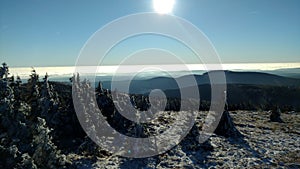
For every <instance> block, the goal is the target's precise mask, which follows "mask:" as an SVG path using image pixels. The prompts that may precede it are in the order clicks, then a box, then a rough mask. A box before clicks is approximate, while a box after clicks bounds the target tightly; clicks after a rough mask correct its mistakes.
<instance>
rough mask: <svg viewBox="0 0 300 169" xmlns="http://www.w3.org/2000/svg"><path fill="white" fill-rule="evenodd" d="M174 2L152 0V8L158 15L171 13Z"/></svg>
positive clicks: (170, 0)
mask: <svg viewBox="0 0 300 169" xmlns="http://www.w3.org/2000/svg"><path fill="white" fill-rule="evenodd" d="M174 4H175V0H153V8H154V10H155V12H157V13H159V14H168V13H172V11H173V7H174Z"/></svg>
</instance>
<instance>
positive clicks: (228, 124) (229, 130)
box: [215, 111, 243, 138]
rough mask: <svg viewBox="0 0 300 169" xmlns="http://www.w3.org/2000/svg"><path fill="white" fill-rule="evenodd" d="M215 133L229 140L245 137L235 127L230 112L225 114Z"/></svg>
mask: <svg viewBox="0 0 300 169" xmlns="http://www.w3.org/2000/svg"><path fill="white" fill-rule="evenodd" d="M215 133H216V134H217V135H220V136H224V137H227V138H228V137H231V138H237V137H242V136H243V135H242V134H241V133H240V132H239V131H238V129H237V128H236V127H235V125H234V123H233V121H232V118H231V117H230V114H229V112H228V111H224V112H223V114H222V117H221V119H220V122H219V124H218V126H217V128H216V130H215Z"/></svg>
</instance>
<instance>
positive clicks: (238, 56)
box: [0, 0, 300, 67]
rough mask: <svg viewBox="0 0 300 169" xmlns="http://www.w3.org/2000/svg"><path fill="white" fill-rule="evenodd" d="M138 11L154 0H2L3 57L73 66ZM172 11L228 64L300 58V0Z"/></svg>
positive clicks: (181, 4) (181, 6)
mask: <svg viewBox="0 0 300 169" xmlns="http://www.w3.org/2000/svg"><path fill="white" fill-rule="evenodd" d="M139 12H153V8H152V1H151V0H91V1H83V0H81V1H79V0H63V1H62V0H26V1H23V0H1V1H0V61H1V62H2V61H5V62H7V63H8V64H9V65H10V66H11V67H15V66H73V65H74V64H75V62H76V58H77V56H78V53H79V51H80V49H81V48H82V47H83V45H84V44H85V42H86V41H87V40H88V38H89V37H90V36H91V35H92V34H93V33H94V32H95V31H97V30H98V29H99V28H101V27H102V26H104V25H105V24H107V23H109V22H111V21H113V20H115V19H117V18H119V17H122V16H125V15H129V14H134V13H139ZM173 14H174V15H176V16H179V17H182V18H184V19H186V20H188V21H190V22H191V23H193V24H194V25H196V26H197V27H198V28H199V29H200V30H202V31H203V32H204V33H205V34H206V35H207V37H208V38H209V39H210V40H211V42H212V43H213V45H214V46H215V48H216V50H217V52H218V53H219V56H220V58H221V60H222V62H224V63H249V62H251V63H260V62H261V63H265V62H269V63H274V62H300V1H299V0H286V1H284V0H264V1H262V0H222V1H220V0H176V4H175V7H174V10H173ZM147 38H148V39H149V37H146V39H147ZM154 38H155V37H154ZM150 39H151V38H150ZM138 40H139V39H138V38H136V39H135V40H133V41H128V44H135V43H136V44H137V43H140V42H139V41H138ZM140 40H141V39H140ZM150 41H151V40H150ZM163 41H164V40H163V39H161V42H163ZM170 43H172V42H170ZM161 44H165V43H161ZM156 45H157V43H156ZM121 47H122V46H121ZM162 47H163V46H162ZM112 53H113V52H112ZM115 53H118V51H115ZM119 53H120V51H119ZM183 53H184V52H183ZM183 57H187V58H188V57H190V56H189V55H188V54H186V56H183ZM191 60H192V59H191ZM108 63H109V61H108ZM112 64H114V63H112Z"/></svg>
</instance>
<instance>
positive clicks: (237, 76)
mask: <svg viewBox="0 0 300 169" xmlns="http://www.w3.org/2000/svg"><path fill="white" fill-rule="evenodd" d="M224 72H225V76H226V84H228V85H229V84H245V85H266V86H286V87H288V86H290V87H292V86H294V87H295V86H300V79H296V78H288V77H283V76H278V75H273V74H269V73H260V72H233V71H224ZM216 73H218V71H211V72H209V73H204V74H203V75H186V76H181V77H178V78H175V79H174V78H171V77H156V78H151V79H142V80H140V79H135V80H132V81H131V83H130V87H129V92H130V93H136V94H143V93H148V92H150V91H151V90H153V89H161V90H171V89H178V84H177V81H180V82H183V83H182V84H181V85H180V86H181V87H182V88H187V87H191V86H198V85H206V84H210V83H211V82H210V76H209V75H211V77H214V74H216ZM192 77H194V78H195V80H196V84H195V83H192V82H191V81H190V79H191V78H192ZM102 83H103V86H104V88H108V89H111V81H104V82H102ZM217 83H224V82H223V81H221V80H220V81H218V79H217ZM115 84H116V85H117V86H116V88H117V89H118V90H120V91H124V90H125V87H126V86H128V85H127V84H128V81H117V82H116V83H115ZM112 90H114V89H112Z"/></svg>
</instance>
